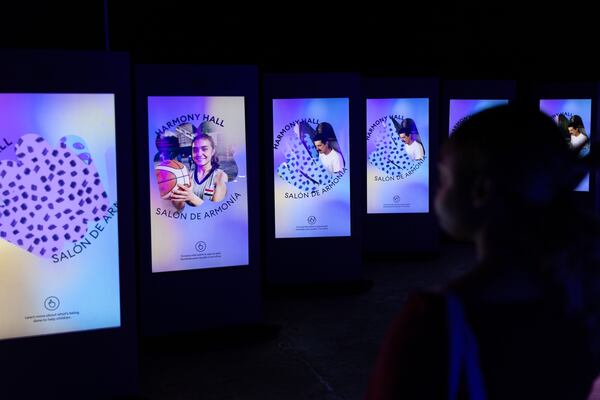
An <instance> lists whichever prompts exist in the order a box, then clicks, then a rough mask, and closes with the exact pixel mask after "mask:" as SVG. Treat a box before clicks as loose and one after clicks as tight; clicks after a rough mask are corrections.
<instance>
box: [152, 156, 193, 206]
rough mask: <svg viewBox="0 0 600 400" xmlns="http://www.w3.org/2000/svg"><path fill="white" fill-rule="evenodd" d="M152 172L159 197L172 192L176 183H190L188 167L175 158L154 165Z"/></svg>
mask: <svg viewBox="0 0 600 400" xmlns="http://www.w3.org/2000/svg"><path fill="white" fill-rule="evenodd" d="M154 173H155V174H156V181H157V182H158V190H159V192H160V196H161V197H164V196H165V195H167V194H169V193H170V192H172V191H173V189H175V188H176V187H177V185H190V175H189V173H188V169H187V168H186V166H185V165H183V164H182V163H180V162H179V161H177V160H168V161H163V162H161V163H160V164H158V165H157V166H156V167H155V169H154Z"/></svg>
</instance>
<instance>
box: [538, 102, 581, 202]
mask: <svg viewBox="0 0 600 400" xmlns="http://www.w3.org/2000/svg"><path fill="white" fill-rule="evenodd" d="M540 110H541V111H542V112H544V113H545V114H547V115H549V116H550V117H552V119H554V121H555V122H556V123H557V125H558V126H559V128H561V131H562V132H563V135H564V136H565V141H566V142H567V143H568V145H569V146H570V147H571V149H572V151H574V152H577V154H578V156H579V157H582V158H583V157H586V156H587V155H588V154H589V152H590V134H591V132H592V130H591V121H592V100H590V99H572V100H540ZM575 190H576V191H578V192H587V191H589V190H590V177H589V174H588V175H587V176H586V177H585V178H583V180H582V181H581V183H580V184H579V186H577V188H576V189H575Z"/></svg>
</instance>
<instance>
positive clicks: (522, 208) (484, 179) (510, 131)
mask: <svg viewBox="0 0 600 400" xmlns="http://www.w3.org/2000/svg"><path fill="white" fill-rule="evenodd" d="M439 168H440V184H439V188H438V191H437V194H436V201H435V207H436V212H437V214H438V217H439V218H440V223H441V225H442V227H443V228H444V229H445V230H446V231H447V232H448V233H449V234H450V235H452V236H455V237H457V238H462V239H472V238H473V235H474V233H475V232H477V230H478V229H481V228H482V226H484V225H485V224H493V223H496V222H500V221H502V222H503V223H508V222H511V221H520V223H526V222H527V220H528V219H529V218H530V217H531V216H532V215H534V214H536V213H537V212H538V211H539V210H543V209H547V208H548V207H550V206H551V205H553V204H555V202H556V200H557V199H558V198H561V197H562V196H565V195H566V194H568V193H570V192H572V190H573V189H574V188H575V187H576V185H577V184H578V183H579V182H580V181H581V179H583V177H584V176H585V170H584V169H583V168H581V167H580V166H579V164H578V163H577V162H576V158H575V155H574V154H573V153H572V152H571V151H570V150H569V148H568V146H567V144H566V142H565V140H564V138H563V134H562V133H561V131H560V129H559V128H558V127H557V125H556V123H555V122H554V121H553V120H552V119H551V118H550V117H548V116H546V115H545V114H543V113H541V112H539V111H534V110H525V109H523V108H520V107H516V106H512V105H508V106H500V107H495V108H492V109H489V110H486V111H483V112H481V113H478V114H476V115H474V116H473V117H472V118H470V119H469V120H467V121H465V122H464V123H463V124H461V125H460V127H459V128H458V129H457V130H456V131H455V132H454V134H453V135H452V136H451V137H450V138H449V139H448V140H447V142H446V143H445V145H444V147H443V149H442V154H441V158H440V163H439ZM564 211H565V212H568V211H567V210H564Z"/></svg>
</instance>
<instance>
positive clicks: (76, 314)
mask: <svg viewBox="0 0 600 400" xmlns="http://www.w3.org/2000/svg"><path fill="white" fill-rule="evenodd" d="M115 140H118V138H117V137H116V133H115V105H114V95H113V94H0V339H6V338H17V337H24V336H35V335H45V334H54V333H64V332H74V331H82V330H90V329H99V328H110V327H118V326H120V292H119V249H118V223H117V177H118V172H117V170H116V152H115ZM121 173H126V174H130V173H131V171H122V172H121Z"/></svg>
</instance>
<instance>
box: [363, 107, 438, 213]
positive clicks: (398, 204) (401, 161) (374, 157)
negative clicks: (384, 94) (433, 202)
mask: <svg viewBox="0 0 600 400" xmlns="http://www.w3.org/2000/svg"><path fill="white" fill-rule="evenodd" d="M366 139H367V213H369V214H391V213H427V212H429V99H426V98H423V99H367V134H366Z"/></svg>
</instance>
